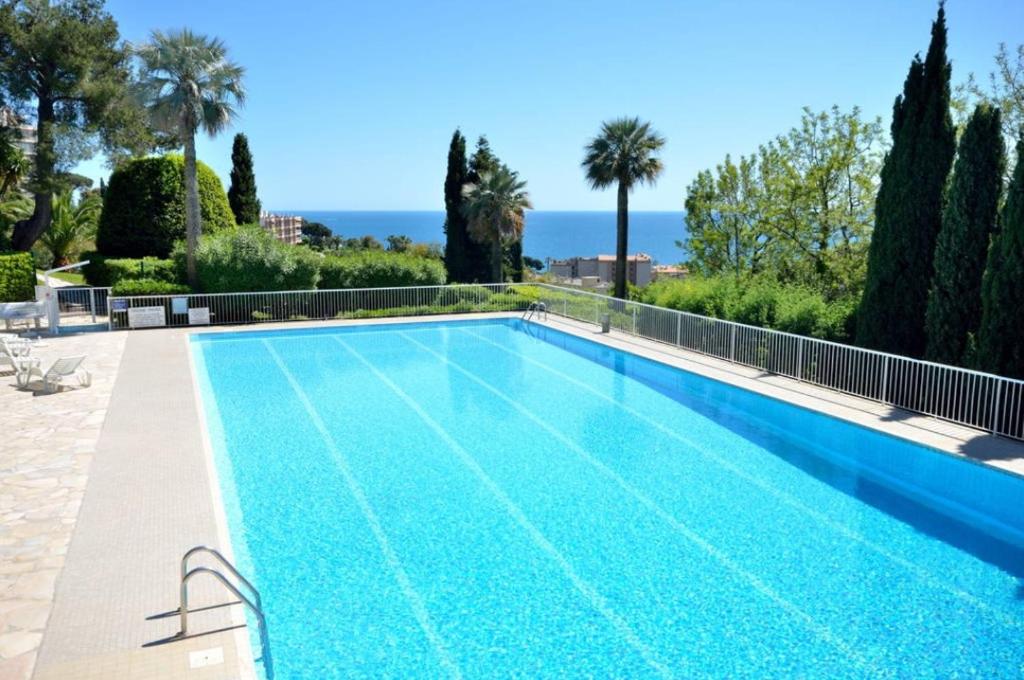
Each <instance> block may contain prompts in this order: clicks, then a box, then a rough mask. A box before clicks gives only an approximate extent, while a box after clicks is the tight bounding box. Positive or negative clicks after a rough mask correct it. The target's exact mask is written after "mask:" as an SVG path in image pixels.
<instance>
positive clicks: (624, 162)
mask: <svg viewBox="0 0 1024 680" xmlns="http://www.w3.org/2000/svg"><path fill="white" fill-rule="evenodd" d="M664 145H665V138H664V137H662V136H661V135H659V134H658V133H657V132H655V131H654V130H652V129H651V124H650V123H641V122H640V119H639V118H616V119H615V120H611V121H605V122H604V123H602V124H601V134H599V135H598V136H597V137H594V138H593V139H592V140H590V143H589V144H587V146H586V148H585V152H586V155H585V156H584V157H583V169H584V170H585V171H586V173H587V181H588V182H590V187H591V188H592V189H607V188H608V187H610V186H611V185H612V184H615V183H618V185H619V201H618V215H617V217H616V233H617V238H616V244H615V297H617V298H625V297H626V251H627V249H628V240H629V192H630V191H631V190H632V189H633V186H634V185H636V184H654V182H655V181H656V180H657V178H658V175H660V174H661V171H662V170H663V169H664V167H663V166H662V164H661V159H659V158H657V157H656V156H655V155H654V154H655V153H656V152H657V151H658V150H659V149H660V148H661V147H663V146H664Z"/></svg>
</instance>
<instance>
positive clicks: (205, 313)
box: [188, 307, 210, 326]
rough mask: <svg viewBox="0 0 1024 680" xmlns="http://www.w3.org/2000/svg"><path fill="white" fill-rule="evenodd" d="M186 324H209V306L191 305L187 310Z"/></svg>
mask: <svg viewBox="0 0 1024 680" xmlns="http://www.w3.org/2000/svg"><path fill="white" fill-rule="evenodd" d="M188 325H189V326H209V325H210V308H209V307H193V308H192V309H190V310H188Z"/></svg>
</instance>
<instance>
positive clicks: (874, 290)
mask: <svg viewBox="0 0 1024 680" xmlns="http://www.w3.org/2000/svg"><path fill="white" fill-rule="evenodd" d="M949 76H950V66H949V61H948V60H947V59H946V15H945V9H944V8H943V7H942V5H939V13H938V17H937V18H936V19H935V22H934V23H933V24H932V37H931V44H930V45H929V47H928V54H927V55H926V56H925V60H924V62H923V63H922V62H921V60H920V58H919V57H915V58H914V61H913V63H912V64H911V66H910V72H909V74H908V75H907V79H906V82H905V83H904V86H903V94H902V95H901V96H899V97H897V98H896V104H895V106H894V108H893V119H892V142H893V145H892V149H891V150H890V151H889V153H888V154H887V155H886V158H885V162H884V164H883V166H882V174H881V185H880V186H879V189H878V198H877V200H876V204H875V231H874V235H873V237H872V239H871V247H870V250H869V255H868V273H867V281H866V283H865V289H864V296H863V298H862V300H861V306H860V313H859V317H858V321H857V343H858V344H860V345H863V346H866V347H871V348H874V349H879V350H882V351H887V352H894V353H897V354H905V355H908V356H914V357H918V356H921V355H922V354H924V350H925V344H926V338H925V310H926V308H927V305H928V289H929V287H930V284H931V278H932V274H933V258H934V254H935V241H936V237H937V236H938V233H939V229H940V227H941V225H942V209H943V192H944V189H945V185H946V179H947V177H948V175H949V170H950V166H951V165H952V163H953V154H954V151H955V146H956V139H955V133H954V129H953V121H952V118H951V117H950V109H949V105H950V88H949Z"/></svg>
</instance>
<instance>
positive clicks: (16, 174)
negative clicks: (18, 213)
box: [0, 128, 31, 201]
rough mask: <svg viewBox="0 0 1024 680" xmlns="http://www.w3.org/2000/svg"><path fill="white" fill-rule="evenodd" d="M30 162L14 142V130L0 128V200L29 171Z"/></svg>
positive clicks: (13, 188)
mask: <svg viewBox="0 0 1024 680" xmlns="http://www.w3.org/2000/svg"><path fill="white" fill-rule="evenodd" d="M30 167H31V164H30V163H29V161H28V159H27V158H26V157H25V154H24V153H22V151H21V149H19V148H18V147H17V146H16V145H15V144H14V132H13V130H11V129H10V128H0V201H2V200H4V199H5V198H7V195H8V194H9V193H11V192H12V191H14V190H15V189H16V188H17V187H18V185H19V184H21V182H22V180H24V179H25V177H26V176H27V175H28V173H29V169H30Z"/></svg>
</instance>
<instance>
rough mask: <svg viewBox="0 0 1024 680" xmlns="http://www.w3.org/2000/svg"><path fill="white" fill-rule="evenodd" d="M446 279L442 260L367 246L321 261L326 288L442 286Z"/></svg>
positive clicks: (327, 257) (323, 286) (321, 274)
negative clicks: (367, 248) (363, 248)
mask: <svg viewBox="0 0 1024 680" xmlns="http://www.w3.org/2000/svg"><path fill="white" fill-rule="evenodd" d="M446 279H447V273H446V272H445V269H444V264H443V263H442V262H441V261H439V260H436V259H433V258H426V257H419V256H416V255H412V254H409V253H397V252H389V251H378V250H363V251H358V252H352V253H345V254H342V255H327V256H326V257H324V259H323V261H322V262H321V264H320V288H322V289H334V288H387V287H392V286H396V287H397V286H439V285H443V284H444V283H445V280H446Z"/></svg>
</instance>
